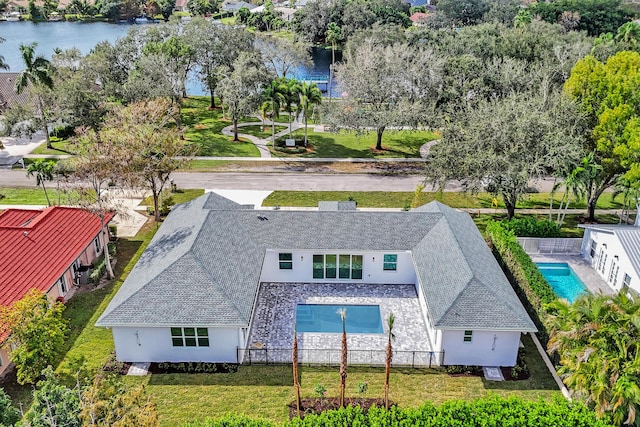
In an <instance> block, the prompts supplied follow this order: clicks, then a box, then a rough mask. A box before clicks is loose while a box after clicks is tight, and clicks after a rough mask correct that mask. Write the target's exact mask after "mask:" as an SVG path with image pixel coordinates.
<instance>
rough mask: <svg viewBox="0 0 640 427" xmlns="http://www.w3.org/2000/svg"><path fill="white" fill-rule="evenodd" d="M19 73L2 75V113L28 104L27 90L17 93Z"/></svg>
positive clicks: (0, 98)
mask: <svg viewBox="0 0 640 427" xmlns="http://www.w3.org/2000/svg"><path fill="white" fill-rule="evenodd" d="M18 75H19V73H0V112H2V111H4V110H6V109H7V108H9V107H11V106H13V105H15V104H22V105H24V104H28V103H29V102H30V101H29V94H28V92H27V91H26V90H24V91H22V93H20V94H18V93H16V79H17V78H18Z"/></svg>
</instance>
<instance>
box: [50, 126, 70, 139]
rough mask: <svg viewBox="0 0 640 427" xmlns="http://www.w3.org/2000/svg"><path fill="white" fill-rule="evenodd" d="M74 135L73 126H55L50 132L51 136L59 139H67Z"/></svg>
mask: <svg viewBox="0 0 640 427" xmlns="http://www.w3.org/2000/svg"><path fill="white" fill-rule="evenodd" d="M74 135H75V128H74V127H73V126H56V127H55V128H53V131H52V132H51V136H55V137H58V138H60V139H68V138H71V137H72V136H74Z"/></svg>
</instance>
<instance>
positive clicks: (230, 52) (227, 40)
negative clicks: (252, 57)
mask: <svg viewBox="0 0 640 427" xmlns="http://www.w3.org/2000/svg"><path fill="white" fill-rule="evenodd" d="M185 38H186V40H187V42H188V43H189V44H190V45H191V46H192V47H193V48H194V49H195V55H194V57H193V60H194V61H195V63H196V65H198V77H199V79H200V82H201V83H202V85H203V86H204V87H205V88H206V90H207V91H208V92H209V94H210V95H211V108H215V95H216V89H217V87H218V83H219V80H220V73H219V70H220V69H221V68H228V69H231V68H232V67H233V62H234V61H235V60H236V59H237V57H238V55H239V54H240V52H251V51H253V50H254V47H253V41H254V37H253V34H252V33H250V32H249V31H246V30H245V29H244V28H241V27H234V26H228V25H218V24H216V23H215V21H212V20H206V19H202V18H193V19H192V20H191V21H190V22H189V23H188V24H187V25H186V27H185Z"/></svg>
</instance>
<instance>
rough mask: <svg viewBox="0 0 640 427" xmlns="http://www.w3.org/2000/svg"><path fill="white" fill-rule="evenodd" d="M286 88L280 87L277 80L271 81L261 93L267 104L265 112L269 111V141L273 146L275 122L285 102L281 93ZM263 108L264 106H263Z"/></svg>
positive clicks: (280, 84)
mask: <svg viewBox="0 0 640 427" xmlns="http://www.w3.org/2000/svg"><path fill="white" fill-rule="evenodd" d="M285 90H286V87H284V86H283V85H282V83H281V82H280V81H279V80H272V81H271V83H270V84H269V86H267V87H266V88H265V90H264V92H262V97H263V98H264V100H265V103H266V104H267V108H266V110H269V111H271V141H272V143H273V144H275V143H276V142H275V138H276V125H275V120H276V119H277V118H278V117H279V116H280V108H281V107H282V104H283V103H284V102H285V99H284V95H283V93H284V92H285ZM263 106H264V104H263Z"/></svg>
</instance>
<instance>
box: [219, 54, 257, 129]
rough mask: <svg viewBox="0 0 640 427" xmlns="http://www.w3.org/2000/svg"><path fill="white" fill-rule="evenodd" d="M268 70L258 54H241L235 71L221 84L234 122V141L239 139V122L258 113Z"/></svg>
mask: <svg viewBox="0 0 640 427" xmlns="http://www.w3.org/2000/svg"><path fill="white" fill-rule="evenodd" d="M267 76H268V73H267V70H266V69H265V67H264V64H263V63H262V59H261V58H260V56H259V55H256V54H246V53H243V54H241V55H240V56H239V57H238V59H237V60H236V61H235V62H234V67H233V71H230V72H227V74H226V76H225V77H224V78H223V79H222V81H221V82H220V88H221V93H222V98H223V102H224V105H225V106H226V107H227V110H228V112H229V115H230V116H231V120H233V140H234V141H239V139H238V120H239V119H240V117H242V116H243V115H246V114H251V113H253V112H255V111H256V109H257V108H258V105H259V104H260V99H261V96H260V91H261V89H262V86H263V84H264V83H265V82H266V81H267Z"/></svg>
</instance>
